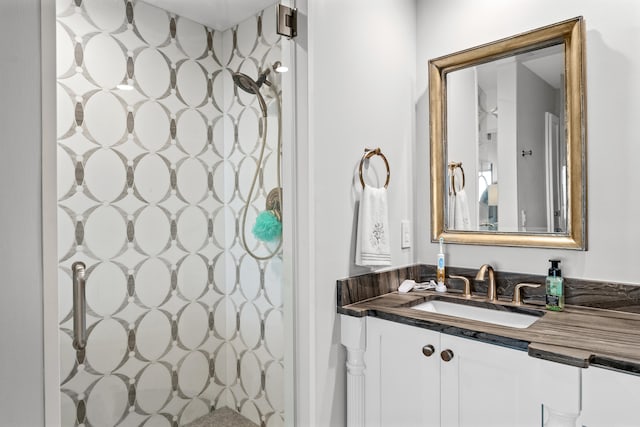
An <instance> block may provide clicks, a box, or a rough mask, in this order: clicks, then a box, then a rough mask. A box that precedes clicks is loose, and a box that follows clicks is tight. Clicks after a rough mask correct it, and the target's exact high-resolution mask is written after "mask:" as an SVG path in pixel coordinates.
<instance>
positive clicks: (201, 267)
mask: <svg viewBox="0 0 640 427" xmlns="http://www.w3.org/2000/svg"><path fill="white" fill-rule="evenodd" d="M56 9H57V12H56V13H57V22H56V25H57V103H58V106H57V112H58V113H57V150H58V218H59V219H58V258H59V278H58V283H59V295H60V298H59V313H60V318H59V324H60V359H61V366H60V376H61V386H60V391H61V401H62V418H63V419H62V425H64V426H79V425H83V426H96V427H97V426H115V425H121V426H141V425H145V426H178V425H183V424H186V423H188V422H190V421H192V420H194V419H196V418H198V417H200V416H202V415H205V414H206V413H208V412H210V411H211V410H214V409H216V408H222V407H227V406H228V407H231V408H232V409H235V410H237V411H239V412H241V413H242V414H243V415H245V416H246V417H247V418H249V419H250V420H252V421H254V422H255V423H257V424H260V425H264V426H269V427H271V426H280V425H282V424H283V417H284V401H283V399H284V391H283V371H284V366H283V346H284V343H283V337H284V328H283V324H282V321H283V316H282V304H283V303H282V280H281V278H282V276H281V268H282V259H281V256H277V257H275V258H272V259H271V260H269V261H256V260H254V259H253V258H251V257H250V256H248V255H247V253H246V251H245V250H244V249H243V247H242V244H241V238H240V224H241V217H242V213H243V209H244V205H245V202H246V198H247V193H248V189H249V186H250V184H251V179H252V177H253V174H254V172H255V168H256V166H257V165H256V162H257V158H258V154H259V149H260V143H261V140H262V138H261V135H262V134H263V133H264V132H267V141H268V147H267V150H266V154H265V164H264V170H263V172H262V173H261V175H260V179H259V183H258V184H259V186H258V190H257V191H256V192H255V194H254V195H253V200H251V204H250V207H249V212H248V220H247V224H248V226H250V225H249V224H252V223H253V220H254V218H255V217H256V215H257V214H258V213H259V211H261V210H263V209H264V202H265V198H266V194H267V193H268V192H269V191H270V190H271V189H272V188H274V187H275V186H276V143H277V119H276V112H277V108H276V105H275V99H276V98H275V97H274V96H269V92H268V91H263V94H264V95H265V99H266V101H267V104H268V106H269V108H268V111H269V116H270V117H269V119H268V123H267V129H266V130H265V127H264V125H263V123H262V122H261V120H260V108H259V105H258V103H257V99H256V96H254V95H250V94H246V93H244V92H242V91H239V90H236V89H235V87H234V85H233V81H232V78H231V75H232V72H234V71H241V72H243V73H245V74H248V75H249V76H252V77H256V76H257V75H258V72H259V71H260V70H262V69H265V68H267V67H269V66H270V64H272V63H273V62H275V61H277V60H280V59H281V48H280V37H279V36H277V34H276V31H275V16H274V15H275V12H274V9H273V8H272V7H270V8H267V9H265V10H264V11H262V12H261V13H259V14H258V15H256V16H254V17H252V18H250V19H248V20H246V21H244V22H242V23H240V24H238V25H237V26H235V27H232V28H230V29H228V30H226V31H222V32H220V31H214V30H211V29H208V28H206V27H204V26H202V25H200V24H197V23H195V22H193V21H190V20H188V19H185V18H181V17H179V16H176V15H174V14H172V13H169V12H167V11H164V10H162V9H159V8H156V7H154V6H150V5H148V4H146V3H144V2H141V1H136V0H57V4H56ZM277 79H278V77H277V76H274V75H273V73H272V74H271V75H270V80H272V81H273V82H274V83H275V85H274V87H279V81H278V80H277ZM121 84H128V85H130V86H131V87H133V89H132V90H123V89H121V88H118V85H121ZM247 241H248V245H249V246H251V248H252V249H253V250H254V251H255V252H257V253H258V254H259V255H264V254H267V253H268V251H269V250H270V249H273V248H267V247H264V245H263V244H262V243H259V242H257V241H256V240H255V239H254V238H253V236H252V235H251V233H250V232H248V233H247ZM74 261H83V262H85V263H86V265H87V287H86V293H87V332H88V340H87V346H86V349H85V350H83V351H75V350H74V349H73V347H72V325H73V319H72V305H71V304H72V298H71V296H72V286H71V285H72V283H71V264H72V263H73V262H74Z"/></svg>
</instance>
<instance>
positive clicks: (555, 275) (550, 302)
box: [546, 259, 564, 311]
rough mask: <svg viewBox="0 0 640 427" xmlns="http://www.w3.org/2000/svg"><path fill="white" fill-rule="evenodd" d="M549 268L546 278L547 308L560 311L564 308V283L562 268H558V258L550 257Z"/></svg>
mask: <svg viewBox="0 0 640 427" xmlns="http://www.w3.org/2000/svg"><path fill="white" fill-rule="evenodd" d="M549 262H550V263H551V268H550V269H549V275H548V276H547V280H546V303H547V304H546V305H547V310H552V311H562V309H563V308H564V284H563V280H562V270H560V268H558V264H560V260H557V259H550V260H549Z"/></svg>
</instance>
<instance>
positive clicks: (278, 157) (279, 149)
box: [241, 85, 282, 261]
mask: <svg viewBox="0 0 640 427" xmlns="http://www.w3.org/2000/svg"><path fill="white" fill-rule="evenodd" d="M274 86H275V85H271V86H269V89H271V92H272V93H273V95H274V97H275V100H276V105H277V107H278V144H277V148H276V169H277V170H276V174H277V177H276V180H277V183H276V185H277V189H278V201H279V203H280V209H281V212H280V221H282V183H281V178H280V169H281V157H282V107H281V105H280V96H279V95H278V91H277V90H276V89H274ZM262 124H263V126H262V144H261V147H260V155H259V156H258V166H257V167H256V173H255V174H254V175H253V180H252V181H251V187H250V188H249V194H248V195H247V201H246V203H245V205H244V212H243V214H242V234H241V235H242V244H243V245H244V248H245V250H246V251H247V253H248V254H249V255H251V256H252V257H253V258H255V259H256V260H258V261H266V260H268V259H271V258H273V257H274V256H276V255H277V254H278V252H280V248H281V247H282V235H281V236H280V241H279V242H278V245H277V246H276V248H275V249H274V250H273V251H272V252H270V253H269V254H268V255H265V256H259V255H257V254H256V253H255V252H254V251H253V250H251V249H250V248H249V245H247V231H246V224H247V212H248V211H249V205H250V204H251V198H252V197H253V191H254V190H255V187H256V182H257V181H258V175H259V174H260V170H261V169H262V162H263V160H264V151H265V148H266V146H267V112H266V111H264V114H262Z"/></svg>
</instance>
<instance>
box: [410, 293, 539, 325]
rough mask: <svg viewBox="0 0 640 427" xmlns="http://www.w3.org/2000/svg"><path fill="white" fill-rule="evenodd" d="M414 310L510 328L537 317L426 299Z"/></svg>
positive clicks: (529, 323) (531, 322)
mask: <svg viewBox="0 0 640 427" xmlns="http://www.w3.org/2000/svg"><path fill="white" fill-rule="evenodd" d="M411 308H412V309H414V310H421V311H428V312H430V313H437V314H444V315H447V316H453V317H460V318H462V319H469V320H477V321H479V322H486V323H492V324H494V325H501V326H508V327H510V328H518V329H525V328H528V327H529V326H531V325H532V324H533V322H535V321H536V320H538V319H539V317H538V316H532V315H530V314H523V313H515V312H512V311H502V310H494V309H491V308H483V307H475V306H472V305H466V304H457V303H454V302H448V301H439V300H433V301H427V302H423V303H421V304H418V305H414V306H413V307H411Z"/></svg>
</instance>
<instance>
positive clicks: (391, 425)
mask: <svg viewBox="0 0 640 427" xmlns="http://www.w3.org/2000/svg"><path fill="white" fill-rule="evenodd" d="M342 320H343V322H342V341H343V344H344V345H345V346H346V347H347V350H348V361H347V374H348V375H347V376H348V390H347V394H348V398H347V401H348V402H347V406H348V408H347V412H348V424H347V425H348V426H349V427H354V426H358V427H360V426H366V427H413V426H428V427H437V426H444V427H456V426H460V427H484V426H487V427H488V426H491V427H499V426H505V427H513V426H518V427H527V426H531V427H533V426H536V427H540V426H541V425H542V424H543V417H544V420H547V419H548V415H543V405H545V410H547V409H549V408H550V407H549V406H548V405H549V404H550V403H551V404H552V406H551V407H552V408H553V410H554V411H559V412H562V413H572V414H575V415H576V416H577V414H578V413H579V412H580V371H581V369H580V368H576V367H571V366H566V365H560V364H557V363H552V362H548V361H545V360H540V359H535V358H532V357H530V356H529V355H528V354H527V352H525V351H521V350H515V349H510V348H506V347H501V346H497V345H492V344H486V343H482V342H479V341H474V340H470V339H466V338H461V337H457V336H452V335H447V334H443V333H439V332H435V331H432V330H429V329H424V328H419V327H415V326H409V325H405V324H401V323H396V322H391V321H387V320H381V319H379V318H374V317H364V318H353V317H349V316H342Z"/></svg>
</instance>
